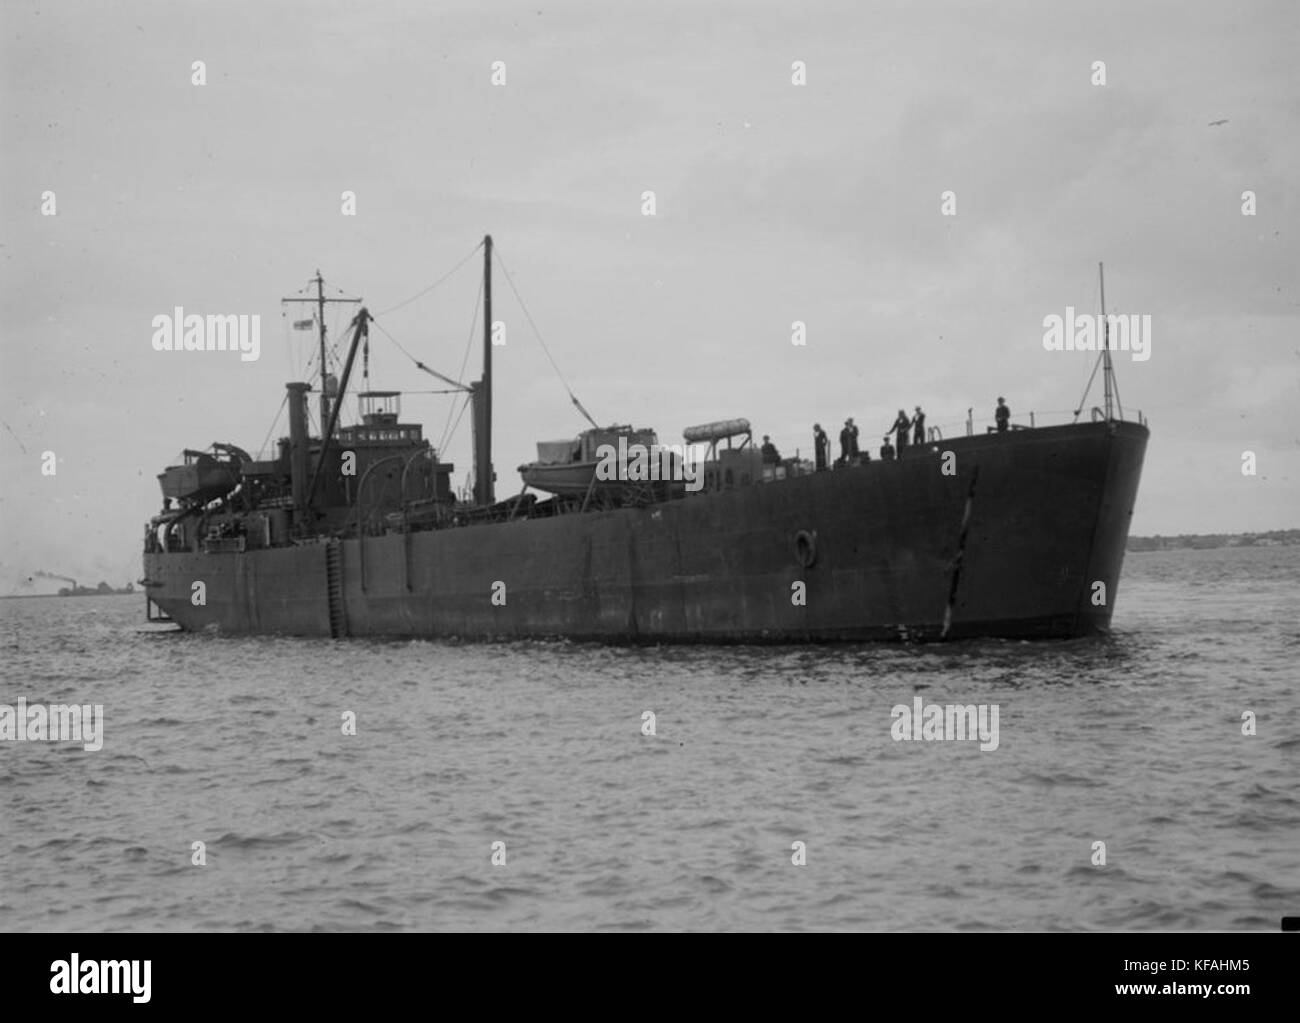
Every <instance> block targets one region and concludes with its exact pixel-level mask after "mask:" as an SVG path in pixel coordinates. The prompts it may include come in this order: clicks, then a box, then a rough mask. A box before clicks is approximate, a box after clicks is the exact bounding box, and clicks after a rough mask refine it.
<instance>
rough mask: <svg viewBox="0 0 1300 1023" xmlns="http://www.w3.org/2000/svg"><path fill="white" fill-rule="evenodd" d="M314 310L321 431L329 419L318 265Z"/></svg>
mask: <svg viewBox="0 0 1300 1023" xmlns="http://www.w3.org/2000/svg"><path fill="white" fill-rule="evenodd" d="M316 310H317V311H316V321H317V323H319V324H320V428H321V430H322V431H323V430H324V429H325V424H326V423H328V422H329V420H330V400H329V395H327V394H326V393H325V382H326V380H327V379H328V375H327V373H326V368H325V278H323V277H322V276H321V275H320V267H317V268H316ZM321 436H322V437H324V436H325V434H324V433H322V434H321Z"/></svg>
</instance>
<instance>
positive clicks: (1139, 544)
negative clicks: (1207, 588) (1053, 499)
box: [1125, 529, 1300, 551]
mask: <svg viewBox="0 0 1300 1023" xmlns="http://www.w3.org/2000/svg"><path fill="white" fill-rule="evenodd" d="M1219 547H1300V529H1272V530H1269V531H1268V532H1267V533H1180V534H1179V535H1178V536H1161V535H1160V534H1159V533H1157V534H1156V535H1155V536H1130V537H1129V538H1128V545H1127V546H1126V547H1125V550H1127V551H1176V550H1197V551H1208V550H1215V549H1217V548H1219Z"/></svg>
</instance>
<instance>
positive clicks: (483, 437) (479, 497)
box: [474, 234, 496, 504]
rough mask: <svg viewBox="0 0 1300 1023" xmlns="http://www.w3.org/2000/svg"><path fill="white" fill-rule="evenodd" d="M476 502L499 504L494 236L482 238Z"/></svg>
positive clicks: (476, 418)
mask: <svg viewBox="0 0 1300 1023" xmlns="http://www.w3.org/2000/svg"><path fill="white" fill-rule="evenodd" d="M474 398H475V405H476V406H477V408H476V409H475V410H474V411H475V416H474V425H475V427H476V430H475V437H474V448H475V450H474V472H475V480H474V500H475V501H476V503H478V504H493V503H495V502H496V488H495V486H494V483H493V476H494V473H493V472H492V236H491V235H490V234H487V235H484V236H483V379H482V380H480V381H479V382H478V384H477V385H476V386H475V387H474Z"/></svg>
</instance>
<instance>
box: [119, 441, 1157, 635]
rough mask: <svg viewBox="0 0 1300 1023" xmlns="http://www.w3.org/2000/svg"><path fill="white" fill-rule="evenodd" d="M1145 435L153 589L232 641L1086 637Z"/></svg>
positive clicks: (340, 552) (862, 470) (168, 563)
mask: <svg viewBox="0 0 1300 1023" xmlns="http://www.w3.org/2000/svg"><path fill="white" fill-rule="evenodd" d="M1147 437H1148V431H1147V429H1146V427H1145V426H1143V425H1139V424H1136V423H1129V422H1121V421H1110V422H1100V423H1089V424H1080V425H1073V426H1062V427H1048V428H1042V429H1034V430H1023V431H1012V432H1008V433H1003V434H988V435H984V436H977V437H963V438H955V439H953V440H950V441H945V442H940V443H938V444H933V445H927V446H926V448H925V450H924V451H917V450H913V451H911V452H909V453H908V456H907V457H906V458H904V459H903V460H901V461H897V462H889V463H882V462H873V463H870V464H869V465H866V466H859V467H854V468H850V469H841V470H835V471H828V472H820V473H813V474H809V475H804V476H798V477H794V478H790V479H785V480H778V481H773V482H769V483H759V484H754V485H751V486H745V487H738V488H735V489H730V490H724V491H720V492H716V493H701V494H694V495H690V496H687V497H685V498H682V499H680V500H672V501H664V502H660V503H657V504H651V505H647V506H643V507H636V508H620V509H614V510H605V511H594V512H586V513H574V514H568V515H558V516H554V517H549V518H536V519H525V520H522V521H514V522H499V523H488V524H478V525H468V526H461V527H457V528H447V529H436V530H428V531H423V532H408V533H393V534H389V535H386V536H379V537H368V538H365V539H364V540H358V539H356V538H351V539H343V540H333V541H322V542H318V543H311V544H304V545H300V546H293V547H282V548H270V549H264V550H249V551H244V552H221V553H210V554H209V553H200V552H193V551H183V552H170V553H159V552H151V553H146V554H145V559H144V569H145V576H146V579H145V585H146V592H147V593H148V596H149V599H150V600H151V601H152V603H153V604H155V605H156V606H157V607H158V608H160V609H161V610H162V611H164V612H165V613H166V614H167V615H168V616H169V617H171V618H172V619H173V620H174V621H176V622H178V623H179V624H180V625H181V626H182V627H183V628H186V629H190V630H201V629H216V630H218V631H220V632H222V633H229V634H285V635H305V636H392V637H429V638H433V637H459V638H465V639H488V638H502V637H505V638H546V637H567V638H571V639H577V640H598V641H607V642H706V643H728V642H745V643H752V642H782V643H786V642H835V641H862V640H884V639H891V640H892V639H917V640H931V639H957V638H964V637H974V636H1004V637H1016V638H1049V637H1058V638H1063V637H1074V636H1083V635H1089V634H1095V633H1099V632H1105V631H1106V630H1107V629H1108V628H1109V625H1110V621H1111V613H1112V609H1113V607H1114V604H1115V598H1116V596H1117V591H1118V583H1119V575H1120V570H1121V567H1122V564H1123V557H1124V547H1125V542H1126V540H1127V537H1128V528H1129V521H1130V518H1131V516H1132V511H1133V505H1134V501H1135V499H1136V494H1137V488H1138V481H1139V478H1140V475H1141V469H1142V462H1143V458H1144V455H1145V449H1146V443H1147ZM945 470H948V471H945ZM197 582H202V583H203V586H202V593H201V596H202V601H201V602H199V599H198V594H199V591H198V589H197V588H196V587H195V583H197Z"/></svg>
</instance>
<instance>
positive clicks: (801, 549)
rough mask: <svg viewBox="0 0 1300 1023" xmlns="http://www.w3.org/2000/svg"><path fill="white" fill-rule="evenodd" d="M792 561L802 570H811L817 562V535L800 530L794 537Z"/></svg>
mask: <svg viewBox="0 0 1300 1023" xmlns="http://www.w3.org/2000/svg"><path fill="white" fill-rule="evenodd" d="M794 560H795V561H797V562H798V563H799V565H800V566H801V567H803V568H812V566H813V562H815V561H816V560H817V533H816V532H815V531H814V532H812V533H810V532H808V530H806V529H801V530H799V532H797V533H795V535H794Z"/></svg>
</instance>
